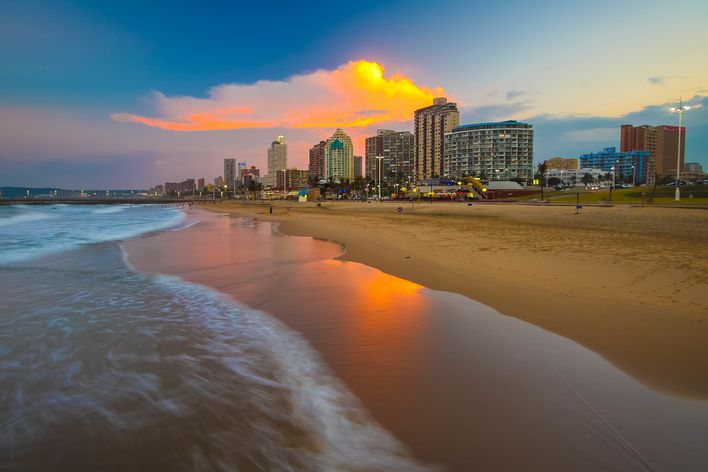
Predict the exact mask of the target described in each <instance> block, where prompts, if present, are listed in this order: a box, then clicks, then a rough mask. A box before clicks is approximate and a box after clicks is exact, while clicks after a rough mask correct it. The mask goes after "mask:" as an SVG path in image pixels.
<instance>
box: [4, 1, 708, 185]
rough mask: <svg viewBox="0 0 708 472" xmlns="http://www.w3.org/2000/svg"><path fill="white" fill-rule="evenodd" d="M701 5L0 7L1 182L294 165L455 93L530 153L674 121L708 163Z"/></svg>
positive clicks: (203, 173) (596, 144)
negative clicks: (227, 164) (270, 161)
mask: <svg viewBox="0 0 708 472" xmlns="http://www.w3.org/2000/svg"><path fill="white" fill-rule="evenodd" d="M705 18H708V2H706V1H705V0H700V1H698V0H696V1H693V0H676V1H674V2H671V3H667V2H658V1H647V0H644V1H641V2H640V1H634V0H623V1H620V2H617V1H616V0H615V1H605V0H597V1H594V2H587V1H585V2H575V1H553V0H550V1H543V0H539V1H536V2H529V1H518V0H508V1H505V2H489V1H485V2H481V1H476V0H468V1H466V2H459V1H458V2H452V1H446V0H442V1H438V2H435V3H431V2H425V3H424V2H422V1H417V0H408V1H405V2H404V1H390V2H381V1H379V2H373V1H366V0H364V1H357V2H349V3H347V4H339V3H335V2H273V1H271V2H238V1H228V2H226V1H224V2H219V1H212V2H189V1H181V2H175V1H169V2H168V1H161V0H156V1H151V2H143V1H132V0H124V1H121V2H96V1H62V0H52V1H35V0H22V1H20V0H15V1H7V0H0V44H2V45H3V47H2V48H0V186H4V185H11V186H58V187H67V188H147V187H151V186H154V185H156V184H158V183H164V182H166V181H180V180H184V179H186V178H199V177H206V178H207V179H209V180H211V179H213V178H214V177H216V176H218V175H221V174H222V172H223V159H224V158H236V159H238V160H239V161H246V162H248V164H249V165H256V166H258V167H260V168H261V169H263V168H264V167H265V162H266V149H267V147H268V146H269V144H270V142H271V141H272V140H273V138H274V137H275V136H277V135H285V137H286V140H287V142H288V164H289V166H290V167H298V168H306V167H307V159H308V149H309V148H310V147H311V146H312V145H313V144H316V143H317V142H319V141H320V140H323V139H327V138H328V137H329V136H331V135H332V133H333V132H334V130H335V129H336V128H337V127H341V128H343V129H344V130H345V131H346V132H347V133H348V134H350V135H351V136H352V138H353V141H354V147H355V149H354V150H355V154H357V155H363V154H364V146H363V143H364V138H365V137H366V136H369V135H372V134H375V131H376V129H378V128H385V129H397V130H412V127H413V123H412V116H413V111H414V110H415V109H416V108H420V107H422V106H425V105H427V104H429V103H431V102H432V98H433V97H435V96H446V97H448V99H449V100H451V101H454V102H456V103H457V104H458V107H459V109H460V115H461V117H460V118H461V122H462V123H474V122H479V121H492V120H506V119H516V120H522V121H526V122H529V123H532V124H533V126H534V130H535V143H534V158H535V161H536V162H538V161H542V160H544V159H547V158H550V157H553V156H564V157H576V156H577V155H579V154H581V153H586V152H592V151H597V150H600V149H602V148H603V147H608V146H618V145H619V125H620V124H623V123H632V124H650V125H659V124H676V123H677V116H676V115H675V114H672V113H671V112H670V110H669V108H670V107H671V106H673V105H674V104H675V102H677V101H678V99H679V97H682V98H683V100H684V101H685V102H687V103H689V104H690V105H691V106H692V107H693V108H692V109H691V110H689V111H687V112H686V113H685V114H684V124H685V126H686V129H687V136H686V161H687V162H700V163H702V164H703V165H704V166H705V167H706V168H708V28H706V27H705Z"/></svg>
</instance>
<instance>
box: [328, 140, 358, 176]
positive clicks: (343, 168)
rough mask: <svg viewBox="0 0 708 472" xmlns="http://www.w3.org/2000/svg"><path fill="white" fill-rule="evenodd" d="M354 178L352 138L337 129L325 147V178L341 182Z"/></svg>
mask: <svg viewBox="0 0 708 472" xmlns="http://www.w3.org/2000/svg"><path fill="white" fill-rule="evenodd" d="M354 177H355V176H354V146H353V145H352V138H350V137H349V135H347V133H345V132H344V131H342V130H341V129H340V128H337V130H336V131H335V132H334V134H333V135H332V137H331V138H329V139H328V140H327V144H326V145H325V147H324V178H325V179H334V180H341V179H353V178H354Z"/></svg>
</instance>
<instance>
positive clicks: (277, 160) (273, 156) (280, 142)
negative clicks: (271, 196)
mask: <svg viewBox="0 0 708 472" xmlns="http://www.w3.org/2000/svg"><path fill="white" fill-rule="evenodd" d="M287 167H288V145H287V143H286V142H285V136H278V137H277V138H275V140H274V141H273V142H272V143H270V147H269V148H268V173H267V175H266V176H265V179H264V183H265V185H266V187H273V186H275V185H276V183H277V180H276V179H277V177H276V174H277V173H278V172H280V171H282V170H285V169H287Z"/></svg>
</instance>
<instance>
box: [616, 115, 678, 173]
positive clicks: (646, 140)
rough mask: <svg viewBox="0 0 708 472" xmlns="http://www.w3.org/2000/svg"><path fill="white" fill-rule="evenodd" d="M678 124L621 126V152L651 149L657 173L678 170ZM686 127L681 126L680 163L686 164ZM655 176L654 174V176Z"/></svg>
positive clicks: (650, 155)
mask: <svg viewBox="0 0 708 472" xmlns="http://www.w3.org/2000/svg"><path fill="white" fill-rule="evenodd" d="M678 135H679V128H678V126H669V125H661V126H647V125H642V126H633V125H622V126H621V127H620V152H631V151H649V157H650V158H651V159H652V161H653V163H652V164H653V165H654V167H655V172H656V174H657V175H666V174H670V173H671V172H676V158H677V157H678V140H679V137H678ZM685 148H686V128H685V127H681V156H680V157H679V165H680V166H681V169H683V166H684V157H685ZM652 178H653V176H652Z"/></svg>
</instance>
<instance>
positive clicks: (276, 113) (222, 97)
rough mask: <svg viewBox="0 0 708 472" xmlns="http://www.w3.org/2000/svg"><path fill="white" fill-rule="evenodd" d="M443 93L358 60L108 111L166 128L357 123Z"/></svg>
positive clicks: (405, 115)
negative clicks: (140, 110) (139, 111)
mask: <svg viewBox="0 0 708 472" xmlns="http://www.w3.org/2000/svg"><path fill="white" fill-rule="evenodd" d="M443 94H444V91H443V89H442V88H440V87H436V88H429V87H426V86H422V85H417V84H415V83H414V82H413V81H412V80H411V79H409V78H407V77H405V76H403V75H400V74H394V75H391V76H389V77H386V76H385V74H384V68H383V67H382V66H381V65H379V64H377V63H376V62H369V61H363V60H361V61H350V62H348V63H347V64H344V65H342V66H340V67H338V68H336V69H334V70H318V71H315V72H312V73H309V74H302V75H296V76H293V77H291V78H289V79H288V80H284V81H258V82H256V83H255V84H250V85H240V84H225V85H219V86H216V87H213V88H212V89H210V91H209V98H194V97H167V96H165V95H163V94H161V93H156V94H154V96H153V102H154V105H155V108H156V112H157V115H158V116H156V117H144V116H140V115H135V114H130V113H114V114H112V115H111V117H112V118H113V119H114V120H115V121H121V122H134V123H140V124H144V125H147V126H152V127H156V128H161V129H165V130H170V131H205V130H226V129H242V128H263V127H276V126H281V127H287V128H336V127H361V126H368V125H372V124H375V123H382V122H391V121H407V120H410V119H411V117H412V113H413V110H415V109H417V108H420V107H422V106H426V105H428V104H430V103H431V102H432V99H433V97H435V96H439V95H443Z"/></svg>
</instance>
